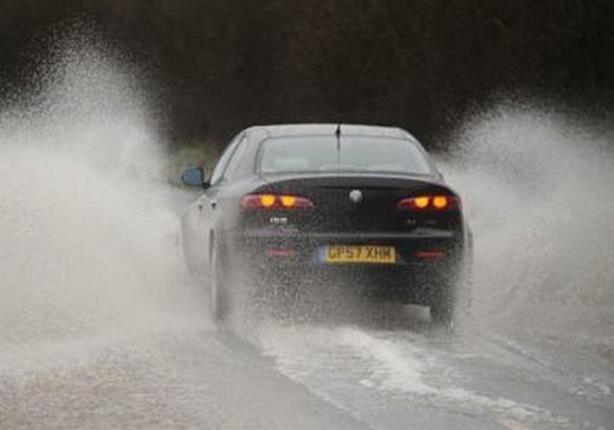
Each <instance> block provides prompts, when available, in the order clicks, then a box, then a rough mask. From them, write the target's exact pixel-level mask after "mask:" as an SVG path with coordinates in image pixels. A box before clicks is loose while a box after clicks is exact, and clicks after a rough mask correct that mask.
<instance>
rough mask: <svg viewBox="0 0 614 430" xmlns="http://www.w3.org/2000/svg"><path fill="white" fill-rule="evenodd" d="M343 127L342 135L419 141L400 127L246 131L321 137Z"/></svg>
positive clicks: (313, 126) (292, 127)
mask: <svg viewBox="0 0 614 430" xmlns="http://www.w3.org/2000/svg"><path fill="white" fill-rule="evenodd" d="M338 126H341V135H342V136H343V135H344V134H345V135H359V136H371V137H388V138H396V139H410V140H414V141H417V140H416V138H415V137H414V136H412V135H411V134H410V133H409V132H407V131H405V130H403V129H402V128H399V127H382V126H375V125H360V124H332V123H331V124H276V125H259V126H253V127H250V128H248V129H247V130H246V132H247V133H249V134H252V133H254V134H260V133H264V134H266V135H267V136H268V137H284V136H301V135H310V136H314V135H317V136H321V135H333V134H334V133H335V131H336V130H337V127H338Z"/></svg>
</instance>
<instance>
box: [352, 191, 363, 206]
mask: <svg viewBox="0 0 614 430" xmlns="http://www.w3.org/2000/svg"><path fill="white" fill-rule="evenodd" d="M362 199H363V197H362V191H360V190H352V191H350V201H351V202H352V203H354V204H355V205H357V204H359V203H361V202H362Z"/></svg>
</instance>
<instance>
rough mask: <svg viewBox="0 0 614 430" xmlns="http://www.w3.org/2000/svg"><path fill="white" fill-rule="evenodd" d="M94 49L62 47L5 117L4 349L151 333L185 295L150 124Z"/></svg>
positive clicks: (1, 224)
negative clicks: (159, 313)
mask: <svg viewBox="0 0 614 430" xmlns="http://www.w3.org/2000/svg"><path fill="white" fill-rule="evenodd" d="M90 42H91V38H89V37H85V38H82V37H77V36H75V37H71V38H68V39H65V40H62V41H59V42H58V44H57V46H54V48H53V49H52V53H53V55H51V57H50V59H47V60H45V61H43V62H42V65H41V66H40V68H39V69H38V70H37V71H36V72H35V73H33V76H35V77H36V79H37V82H36V85H35V86H34V87H35V89H34V90H33V91H28V92H25V91H24V92H23V99H19V98H18V97H15V96H13V97H12V98H11V100H12V101H13V102H12V103H11V104H10V105H6V106H4V107H3V109H2V110H1V111H0V181H1V182H2V187H0V207H2V210H1V211H0V237H2V240H1V241H0V280H1V281H0V307H1V309H2V311H1V312H0V343H2V344H3V345H8V344H9V343H10V344H15V345H18V344H26V343H29V342H30V343H31V342H34V341H37V340H38V341H42V340H45V341H48V340H50V339H54V338H58V337H59V338H64V337H67V336H70V337H74V336H77V335H79V334H85V333H87V334H88V335H91V334H93V333H96V332H98V331H108V330H117V329H121V330H125V329H127V328H131V327H135V326H141V327H144V326H150V325H151V324H152V318H151V317H149V316H148V317H145V316H144V313H145V312H147V311H152V309H154V308H155V309H158V310H159V309H169V303H173V302H176V301H178V300H179V297H180V296H181V293H182V292H185V291H182V290H181V285H185V273H184V270H183V263H182V262H181V251H180V248H179V246H178V244H177V240H176V238H177V231H178V225H177V223H178V221H177V217H176V216H175V214H174V209H173V202H172V199H171V198H170V196H171V192H170V191H169V189H167V187H166V185H164V184H165V181H166V179H167V176H166V175H167V166H166V161H165V154H164V145H163V140H162V139H161V138H160V137H159V136H160V134H159V131H158V130H157V128H156V127H155V121H156V116H155V114H154V113H153V110H152V109H150V106H149V105H148V103H147V99H146V97H144V95H143V94H144V91H143V90H142V87H141V86H140V85H139V84H138V82H139V81H138V78H139V76H138V74H137V73H135V70H136V69H134V68H131V67H130V65H129V63H126V62H125V59H122V60H121V61H120V60H119V59H118V56H117V55H116V53H114V52H110V50H105V49H104V48H103V47H102V46H101V45H99V44H96V43H94V44H93V45H92V44H91V43H90ZM26 94H27V95H26Z"/></svg>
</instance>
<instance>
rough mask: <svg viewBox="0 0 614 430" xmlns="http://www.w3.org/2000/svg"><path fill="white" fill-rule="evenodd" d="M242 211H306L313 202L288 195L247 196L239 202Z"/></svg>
mask: <svg viewBox="0 0 614 430" xmlns="http://www.w3.org/2000/svg"><path fill="white" fill-rule="evenodd" d="M241 207H242V208H243V209H248V210H249V209H256V210H257V209H308V208H312V207H313V202H312V201H311V200H309V199H308V198H306V197H300V196H294V195H290V194H281V195H280V194H248V195H246V196H245V197H243V199H242V200H241Z"/></svg>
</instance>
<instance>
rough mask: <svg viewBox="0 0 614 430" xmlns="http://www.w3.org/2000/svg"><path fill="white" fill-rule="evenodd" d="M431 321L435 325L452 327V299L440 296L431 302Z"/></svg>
mask: <svg viewBox="0 0 614 430" xmlns="http://www.w3.org/2000/svg"><path fill="white" fill-rule="evenodd" d="M430 313H431V322H432V323H433V324H435V325H437V326H442V327H452V326H453V325H454V301H453V300H451V299H449V298H447V297H441V298H439V299H438V300H436V301H434V302H433V303H431V310H430Z"/></svg>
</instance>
